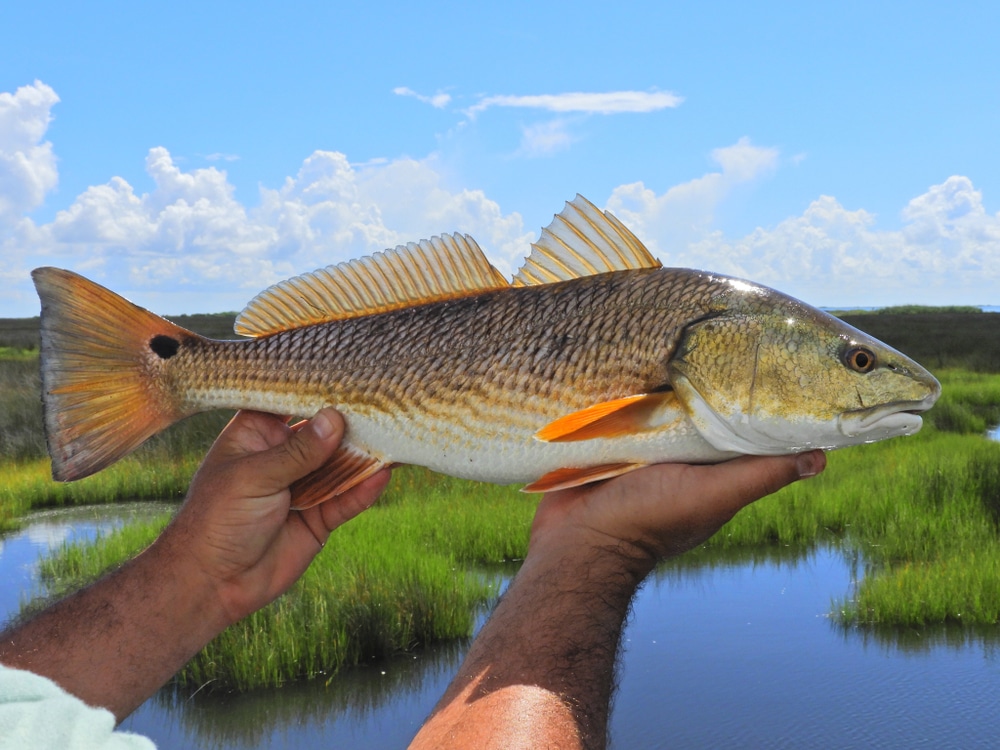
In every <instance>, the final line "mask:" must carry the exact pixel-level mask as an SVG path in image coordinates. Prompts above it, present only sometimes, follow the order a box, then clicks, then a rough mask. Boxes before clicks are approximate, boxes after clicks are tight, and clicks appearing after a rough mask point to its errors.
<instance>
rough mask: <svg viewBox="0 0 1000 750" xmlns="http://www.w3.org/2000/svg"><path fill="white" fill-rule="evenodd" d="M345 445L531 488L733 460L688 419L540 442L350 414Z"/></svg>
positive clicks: (479, 428) (528, 436)
mask: <svg viewBox="0 0 1000 750" xmlns="http://www.w3.org/2000/svg"><path fill="white" fill-rule="evenodd" d="M344 411H345V416H346V417H347V421H348V434H347V439H348V440H349V441H350V442H351V443H352V444H354V445H356V446H357V447H358V448H361V449H362V450H364V451H366V452H367V453H370V454H371V455H374V456H377V457H378V458H380V459H382V460H384V461H387V462H398V463H404V464H415V465H418V466H426V467H427V468H429V469H432V470H434V471H438V472H441V473H443V474H449V475H451V476H455V477H461V478H463V479H474V480H478V481H483V482H492V483H495V484H514V483H527V482H532V481H534V480H536V479H538V478H539V477H541V476H543V475H545V474H547V473H549V472H550V471H555V470H556V469H564V468H578V467H588V466H601V465H605V464H620V463H636V464H653V463H665V462H680V463H709V462H716V461H722V460H725V459H728V458H732V457H733V456H734V455H736V454H734V453H729V452H723V451H719V450H718V449H716V448H714V447H713V446H712V445H711V444H710V443H708V442H707V441H705V440H704V438H702V437H701V435H700V434H699V433H698V430H697V429H696V428H695V426H694V425H693V424H692V423H691V422H690V420H688V419H687V418H686V417H684V418H682V419H678V420H675V421H674V422H673V423H671V424H670V425H669V426H666V427H662V428H659V429H651V430H646V431H643V432H640V433H636V434H633V435H625V436H620V437H614V438H594V439H590V440H579V441H571V442H544V441H541V440H538V439H536V438H535V437H534V433H533V432H527V431H524V430H521V431H515V430H511V431H507V432H504V431H502V429H500V428H499V426H497V427H493V428H492V430H491V429H490V428H489V427H488V426H485V425H469V424H466V425H456V424H447V423H443V422H436V421H433V420H423V419H420V418H410V419H407V420H405V421H404V420H400V419H398V418H395V417H393V416H391V415H377V416H371V415H362V414H352V413H350V411H349V410H348V409H346V408H345V410H344Z"/></svg>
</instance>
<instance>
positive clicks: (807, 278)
mask: <svg viewBox="0 0 1000 750" xmlns="http://www.w3.org/2000/svg"><path fill="white" fill-rule="evenodd" d="M724 171H725V170H724ZM753 173H755V170H749V171H748V172H747V174H753ZM695 182H697V181H695ZM688 184H689V185H690V183H688ZM625 187H626V188H628V187H629V186H625ZM679 187H682V188H683V187H684V186H679ZM620 190H621V189H620ZM616 192H617V191H616ZM625 192H626V194H629V191H628V190H626V191H625ZM633 192H635V191H633ZM670 192H671V191H667V193H666V194H664V195H663V196H656V195H653V194H652V193H650V192H649V191H646V190H642V191H639V195H640V197H641V198H643V200H642V201H641V202H633V203H631V204H628V205H629V211H630V212H631V213H627V212H626V211H624V210H623V211H622V212H621V213H622V217H623V220H626V222H627V223H631V224H632V226H633V227H634V228H636V229H637V234H638V235H639V236H640V238H642V239H643V240H644V241H645V242H647V243H648V244H649V245H650V247H651V248H655V249H656V250H657V251H658V254H660V255H661V257H662V258H663V260H664V262H665V263H666V264H668V265H672V266H683V267H693V268H701V269H704V270H710V271H716V272H719V273H727V274H731V275H734V276H740V277H743V278H748V279H752V280H754V281H757V282H760V283H763V284H767V285H770V286H773V287H776V288H778V289H781V290H782V291H786V292H788V293H790V294H793V295H795V296H798V297H800V298H802V299H804V300H806V301H808V302H811V303H813V304H816V305H823V306H834V307H838V306H880V305H886V304H899V303H911V302H917V303H924V304H955V303H961V302H964V303H970V304H996V290H997V288H998V287H997V284H998V282H1000V213H998V214H990V213H988V212H987V211H986V209H985V207H984V205H983V202H982V195H981V194H980V192H979V191H978V190H976V189H975V188H974V187H973V185H972V182H971V181H970V180H969V178H967V177H962V176H953V177H949V178H948V179H947V180H945V181H944V182H943V183H941V184H939V185H933V186H931V187H930V188H928V190H927V191H926V192H925V193H923V194H921V195H919V196H917V197H916V198H914V199H912V200H911V201H910V202H909V204H908V205H907V206H906V207H905V208H904V209H903V210H902V212H901V218H902V220H903V226H902V227H901V228H900V229H898V230H882V229H879V228H878V227H877V221H876V217H875V216H874V215H873V214H872V213H870V212H868V211H865V210H863V209H855V210H851V209H848V208H845V207H844V206H843V205H842V204H841V203H840V202H839V201H838V200H837V199H836V198H833V197H831V196H820V197H819V198H817V199H816V200H814V201H813V202H812V203H811V204H810V205H809V206H808V207H807V208H806V210H805V211H803V213H802V214H801V215H800V216H793V217H789V218H788V219H785V220H784V221H782V222H780V223H778V224H777V225H776V226H774V227H758V228H757V229H755V230H754V231H753V232H751V233H749V234H747V235H746V236H744V237H740V238H736V239H733V238H728V237H726V236H725V235H723V233H722V232H719V231H718V230H713V229H711V228H706V229H705V230H704V231H702V232H701V233H700V236H696V237H694V238H693V239H691V238H690V235H688V236H689V240H688V241H686V242H684V243H678V242H676V237H677V236H678V235H684V234H685V233H686V232H688V230H689V229H690V227H689V225H688V223H687V222H686V220H685V219H683V218H680V217H678V215H677V214H675V213H673V212H670V211H665V209H664V205H665V204H667V203H668V200H667V196H669V195H670ZM613 198H614V196H613ZM620 198H621V197H620V196H619V200H618V202H617V203H615V201H614V200H613V201H612V202H611V203H612V204H614V205H611V206H610V207H611V210H612V211H614V210H615V206H616V205H619V206H625V205H626V204H625V203H624V202H623V201H622V200H621V199H620ZM674 222H676V223H674Z"/></svg>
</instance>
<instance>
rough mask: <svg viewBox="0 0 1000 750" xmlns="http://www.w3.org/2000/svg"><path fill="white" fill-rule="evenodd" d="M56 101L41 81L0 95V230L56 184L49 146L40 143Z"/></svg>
mask: <svg viewBox="0 0 1000 750" xmlns="http://www.w3.org/2000/svg"><path fill="white" fill-rule="evenodd" d="M58 101H59V97H58V96H56V92H55V91H53V90H52V89H51V88H50V87H49V86H46V85H45V84H44V83H42V82H41V81H35V82H34V83H33V84H32V85H30V86H22V87H21V88H19V89H17V91H15V92H14V93H13V94H11V93H7V92H3V93H0V227H4V226H8V227H9V226H10V225H12V224H14V223H15V222H17V221H19V220H20V219H21V218H22V216H23V215H24V214H25V213H28V212H29V211H32V210H34V209H35V208H38V206H40V205H41V204H42V201H43V200H44V199H45V196H46V194H47V193H48V192H49V191H51V190H52V189H53V188H55V187H56V184H57V183H58V180H59V175H58V170H57V168H56V157H55V154H54V153H53V150H52V144H51V143H50V142H48V141H43V140H42V139H43V138H44V137H45V131H46V130H47V129H48V127H49V123H50V122H51V120H52V114H51V112H52V107H53V106H55V104H56V103H57V102H58Z"/></svg>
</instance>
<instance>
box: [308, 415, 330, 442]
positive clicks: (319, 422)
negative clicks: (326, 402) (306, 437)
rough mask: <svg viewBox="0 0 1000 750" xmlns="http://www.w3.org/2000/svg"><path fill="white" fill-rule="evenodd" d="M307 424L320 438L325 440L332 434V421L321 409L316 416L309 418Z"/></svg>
mask: <svg viewBox="0 0 1000 750" xmlns="http://www.w3.org/2000/svg"><path fill="white" fill-rule="evenodd" d="M309 424H310V425H311V426H312V429H313V432H314V433H315V434H316V437H318V438H319V439H320V440H326V439H327V438H328V437H330V436H331V435H332V434H333V421H332V420H331V419H330V417H328V416H327V415H326V413H325V412H323V411H320V412H317V413H316V416H315V417H313V418H312V419H311V420H309Z"/></svg>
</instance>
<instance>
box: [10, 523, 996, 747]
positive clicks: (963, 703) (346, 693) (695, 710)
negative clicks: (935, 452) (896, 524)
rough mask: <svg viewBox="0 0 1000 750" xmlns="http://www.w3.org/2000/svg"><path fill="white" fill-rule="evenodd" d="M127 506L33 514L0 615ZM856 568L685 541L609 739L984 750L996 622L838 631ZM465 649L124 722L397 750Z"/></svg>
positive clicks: (164, 708) (818, 552) (626, 678)
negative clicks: (50, 559) (45, 568)
mask: <svg viewBox="0 0 1000 750" xmlns="http://www.w3.org/2000/svg"><path fill="white" fill-rule="evenodd" d="M162 508H163V506H159V507H158V508H154V510H153V512H161V511H162ZM137 510H138V506H126V507H124V508H121V507H117V508H101V509H83V510H74V511H69V512H67V511H59V512H57V513H50V514H43V515H41V516H39V517H35V518H33V519H32V520H31V521H30V523H29V524H28V525H27V526H26V528H25V529H24V531H22V532H20V533H19V534H16V535H13V536H8V537H6V538H5V539H4V544H3V547H2V549H0V581H5V582H6V585H5V586H3V587H0V596H2V597H7V598H6V599H5V600H4V602H5V603H4V604H3V606H4V610H3V611H4V612H5V613H8V614H9V613H10V612H11V611H16V609H17V604H18V601H17V600H18V597H19V596H20V592H22V591H26V590H31V588H32V587H34V586H35V585H36V584H35V583H34V582H33V581H32V576H31V571H32V570H34V568H35V567H36V563H35V561H36V560H37V558H38V555H39V554H40V553H41V554H44V553H45V551H47V550H48V549H50V548H51V547H52V545H54V544H58V543H60V542H61V541H64V540H67V539H78V538H81V537H91V536H93V535H94V534H96V533H97V532H98V531H99V530H101V529H107V528H111V527H113V526H115V525H119V524H120V523H123V522H124V520H125V519H126V518H129V517H133V514H134V513H135V512H136V511H137ZM864 572H865V571H864V563H863V560H861V559H860V558H859V556H857V555H852V554H848V553H846V552H845V550H843V549H840V548H839V547H838V546H837V545H836V539H835V538H833V537H831V539H830V540H829V543H827V544H822V545H817V546H806V547H785V548H767V549H760V550H741V551H739V552H723V553H719V552H711V553H709V552H705V551H701V552H698V553H696V554H693V555H687V556H684V557H682V558H679V559H678V560H676V561H673V562H671V563H669V564H666V565H663V566H661V567H660V568H658V569H657V571H656V573H655V575H654V576H653V577H652V579H651V580H650V581H649V583H648V584H647V585H646V586H645V587H644V588H643V589H642V591H641V592H640V594H639V596H638V597H637V599H636V601H635V605H634V611H633V615H632V617H631V618H630V623H629V625H628V627H627V629H626V631H625V635H624V641H625V643H624V656H623V660H622V668H621V678H620V689H619V693H618V696H617V699H616V701H615V709H614V713H613V714H612V718H611V732H612V738H613V739H612V747H615V748H633V747H642V748H660V747H724V746H741V747H796V748H809V747H816V748H821V747H822V748H827V747H876V746H877V747H888V748H892V747H912V746H925V747H931V746H955V745H956V744H961V745H963V746H966V747H972V746H990V745H991V744H992V743H993V740H994V738H995V737H996V736H998V734H1000V713H998V712H996V711H995V710H994V709H993V706H992V703H993V698H994V696H995V694H996V685H997V684H998V682H1000V661H998V659H997V658H996V655H997V650H998V644H1000V637H998V629H997V628H979V629H975V628H969V627H957V626H942V627H937V628H921V629H919V630H917V629H902V630H901V629H895V628H870V627H856V626H852V627H845V626H843V625H841V624H839V623H838V622H837V621H836V620H833V619H831V618H830V617H829V614H828V613H829V612H830V610H831V609H832V608H833V607H834V603H835V602H836V601H837V600H840V599H843V598H844V597H847V596H850V595H851V592H852V587H853V586H854V582H855V580H857V578H858V577H859V576H861V575H863V574H864ZM19 574H24V575H20V576H19ZM11 601H13V604H11ZM466 646H467V644H466V643H452V644H448V645H445V646H442V647H437V648H434V649H428V650H426V651H421V652H419V653H416V654H403V655H401V656H399V657H398V658H395V659H392V660H389V661H387V662H380V663H372V664H369V665H367V666H365V667H360V668H356V669H349V670H344V671H342V672H341V673H339V674H337V675H334V676H332V677H331V678H329V679H327V680H314V681H312V682H308V683H299V684H295V685H288V686H286V687H284V688H281V689H278V690H260V691H254V692H251V693H245V694H227V693H212V692H211V691H210V687H211V686H205V687H204V688H203V689H202V690H199V691H195V692H193V693H192V692H188V691H181V690H177V689H174V688H167V689H165V690H163V691H161V692H160V693H159V694H158V695H157V696H155V697H154V698H152V699H151V700H149V701H147V702H146V703H145V704H144V705H143V706H142V707H140V709H139V710H138V711H136V713H135V714H133V715H132V716H131V717H130V718H129V719H128V720H127V721H126V723H125V725H124V728H126V729H128V730H130V731H136V732H140V733H142V734H146V735H147V736H150V737H152V738H153V739H154V740H155V741H156V742H157V744H158V745H159V747H161V748H175V747H203V748H211V749H213V750H251V749H256V748H269V749H271V748H311V747H317V746H326V747H364V748H366V749H369V750H379V749H380V748H387V749H388V748H401V747H405V746H406V744H407V742H408V741H409V740H410V739H411V738H412V736H413V735H414V733H415V732H416V731H417V729H418V728H419V726H420V724H421V722H422V721H423V719H424V718H425V717H426V716H427V714H428V713H429V712H430V710H431V709H432V708H433V706H434V703H435V702H436V701H437V699H438V697H439V696H440V695H441V694H442V693H443V692H444V689H445V687H446V686H447V683H448V681H449V680H450V678H451V676H452V675H453V674H454V672H455V670H456V669H457V668H458V664H459V662H460V661H461V658H462V656H463V654H464V652H465V649H466ZM956 738H961V742H960V743H957V742H956Z"/></svg>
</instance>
